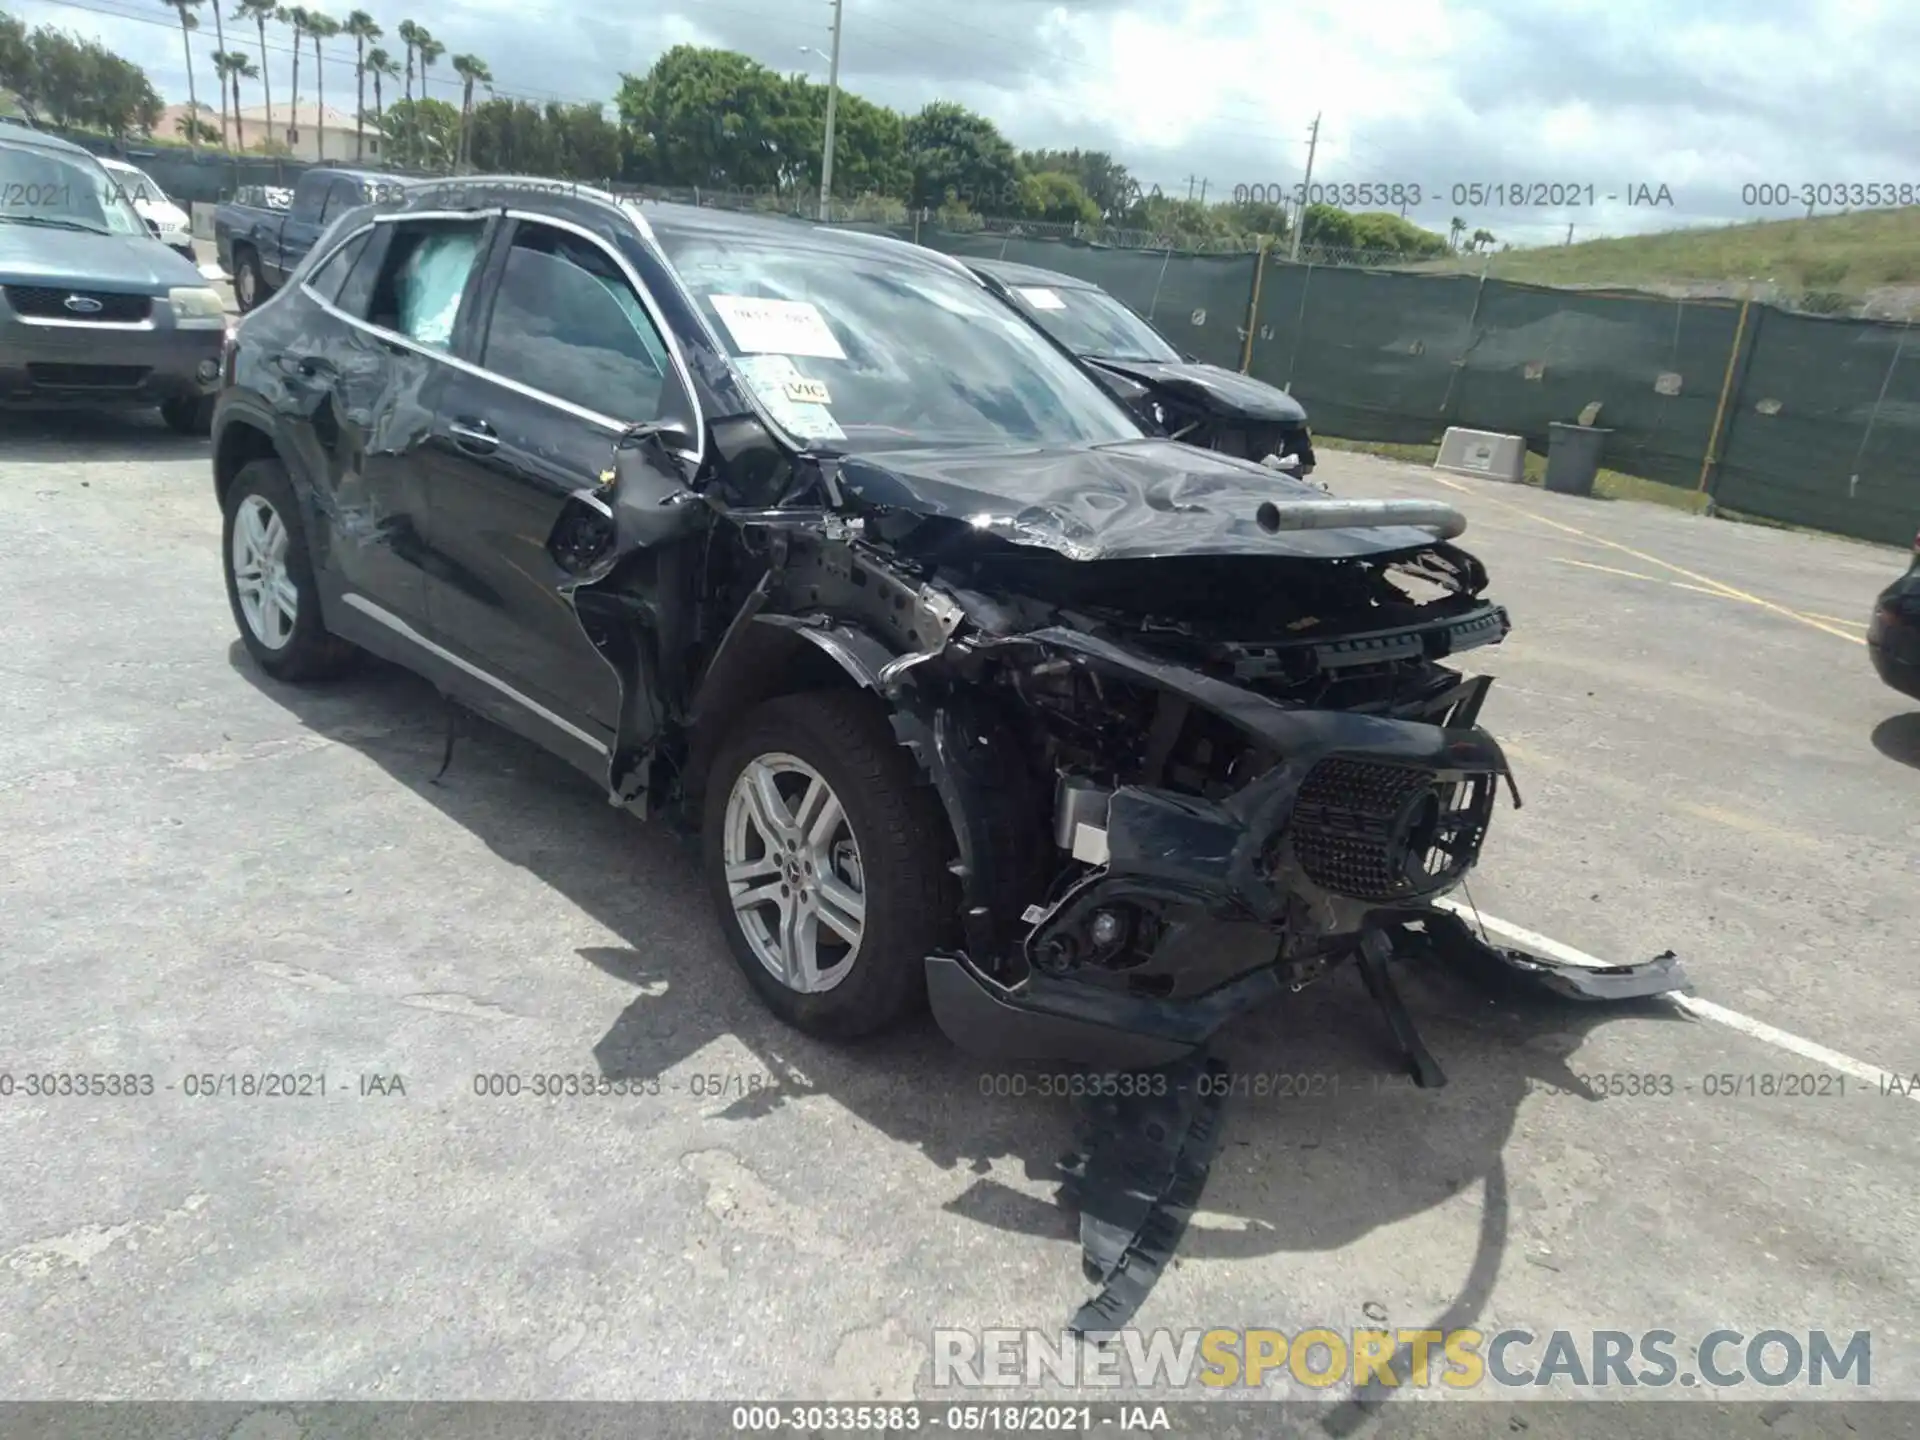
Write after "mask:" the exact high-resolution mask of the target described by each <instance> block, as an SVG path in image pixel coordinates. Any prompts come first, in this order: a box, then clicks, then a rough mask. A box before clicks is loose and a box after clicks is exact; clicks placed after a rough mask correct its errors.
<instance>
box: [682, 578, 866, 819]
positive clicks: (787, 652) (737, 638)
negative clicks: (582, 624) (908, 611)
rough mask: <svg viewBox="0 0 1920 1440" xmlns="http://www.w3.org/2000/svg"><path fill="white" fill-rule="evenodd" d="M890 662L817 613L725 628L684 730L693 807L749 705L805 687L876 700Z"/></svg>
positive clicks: (757, 618) (859, 632)
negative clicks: (862, 694)
mask: <svg viewBox="0 0 1920 1440" xmlns="http://www.w3.org/2000/svg"><path fill="white" fill-rule="evenodd" d="M894 658H895V655H894V652H893V651H891V650H889V649H888V648H887V646H886V645H885V644H884V643H882V642H881V641H880V639H879V638H878V637H876V636H875V635H873V634H872V633H870V632H869V631H867V630H864V629H862V628H860V627H859V626H856V625H850V624H847V623H845V622H843V621H838V620H835V619H832V618H831V617H828V616H825V615H812V616H795V615H769V614H765V613H761V614H756V615H753V616H752V617H750V618H749V619H748V620H747V623H745V624H743V625H739V626H737V627H736V628H735V629H734V630H732V631H730V632H729V634H728V636H727V638H726V640H725V641H724V642H722V644H721V647H720V649H719V652H718V653H717V654H716V655H715V656H714V658H713V662H712V663H711V664H710V665H709V666H708V667H707V671H706V673H705V675H704V676H703V677H702V678H701V682H700V689H699V693H698V695H697V697H696V698H695V701H694V708H693V714H692V717H691V719H690V722H689V725H688V744H687V767H686V774H685V789H686V794H687V799H688V800H689V801H690V802H691V805H692V806H694V807H698V806H699V805H700V803H701V802H702V801H703V799H704V797H705V793H706V784H707V771H708V769H709V768H710V767H711V766H712V763H713V760H714V756H715V755H716V754H717V753H718V751H719V748H720V746H721V745H722V744H723V743H724V742H725V740H726V738H727V734H728V732H729V731H730V730H732V729H733V727H734V725H735V724H736V723H738V721H739V720H740V719H741V718H743V717H744V716H746V715H747V714H749V713H751V712H752V711H753V710H754V709H755V708H757V707H758V706H760V705H763V704H765V703H766V702H767V701H769V700H773V699H777V698H778V697H779V696H782V695H795V694H800V693H802V692H804V691H809V690H855V691H858V690H865V691H868V692H870V693H871V694H873V695H874V696H875V697H876V702H878V699H879V696H880V670H881V668H882V667H883V666H885V665H886V664H887V663H888V662H889V661H891V660H893V659H894Z"/></svg>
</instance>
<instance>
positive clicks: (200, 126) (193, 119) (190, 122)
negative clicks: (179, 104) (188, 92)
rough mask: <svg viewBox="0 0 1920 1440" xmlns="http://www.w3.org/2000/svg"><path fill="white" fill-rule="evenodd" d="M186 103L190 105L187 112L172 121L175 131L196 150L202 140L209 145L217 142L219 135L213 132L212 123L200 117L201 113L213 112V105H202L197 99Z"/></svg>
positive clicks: (208, 113) (209, 113)
mask: <svg viewBox="0 0 1920 1440" xmlns="http://www.w3.org/2000/svg"><path fill="white" fill-rule="evenodd" d="M187 104H188V106H189V107H190V108H189V109H188V111H187V113H186V114H184V115H182V116H181V117H180V118H179V119H178V120H176V121H174V122H173V128H174V131H175V133H177V134H178V135H179V136H180V137H181V138H182V139H183V140H185V141H186V142H187V144H188V145H189V146H191V147H192V148H193V149H196V150H197V149H199V148H200V142H201V141H203V140H204V141H205V142H206V143H207V144H209V145H215V144H218V143H219V140H220V137H219V135H218V134H217V133H215V131H214V128H213V125H212V123H211V122H210V121H206V120H202V119H201V118H200V116H201V115H202V114H207V115H211V114H213V107H212V106H211V105H202V104H200V103H199V102H198V101H197V100H189V101H188V102H187Z"/></svg>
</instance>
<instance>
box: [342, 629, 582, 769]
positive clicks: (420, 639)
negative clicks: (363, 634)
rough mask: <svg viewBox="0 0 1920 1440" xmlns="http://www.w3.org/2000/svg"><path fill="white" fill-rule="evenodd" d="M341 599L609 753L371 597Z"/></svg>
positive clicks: (495, 676) (528, 708)
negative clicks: (374, 601) (425, 634)
mask: <svg viewBox="0 0 1920 1440" xmlns="http://www.w3.org/2000/svg"><path fill="white" fill-rule="evenodd" d="M340 598H341V600H342V601H343V602H344V603H345V604H347V605H350V606H352V607H353V608H354V609H355V610H358V611H359V612H360V613H361V614H363V615H365V616H367V618H369V619H371V620H375V621H378V622H379V623H380V624H382V625H384V626H386V627H387V629H389V630H391V631H393V633H394V634H396V635H398V636H399V637H400V638H401V639H403V640H411V641H412V642H413V643H414V644H415V645H418V646H419V647H420V648H421V649H422V650H425V651H426V652H427V653H428V654H430V655H436V656H438V657H439V658H440V659H442V660H444V661H446V662H447V663H448V664H449V665H452V666H454V667H455V668H456V669H459V670H463V671H465V672H466V673H467V674H469V675H471V676H472V677H473V678H474V679H476V680H478V681H480V682H481V683H483V684H485V685H489V686H491V687H492V688H493V689H495V690H498V691H499V692H500V693H501V694H502V695H504V696H506V697H507V698H508V699H509V700H512V701H514V702H515V703H516V704H518V705H522V706H524V707H525V708H526V709H527V711H528V712H529V713H530V714H534V715H538V716H539V717H540V718H541V719H542V720H544V721H546V722H547V723H548V724H549V725H552V726H553V727H554V728H555V729H558V730H562V731H565V732H566V733H567V734H568V735H571V736H572V737H573V738H574V739H576V740H578V741H579V742H580V743H581V744H582V745H585V746H587V747H588V748H590V749H593V750H597V751H599V752H600V753H601V754H602V755H607V754H611V753H612V752H611V751H610V750H609V749H608V748H607V745H606V742H604V741H602V740H596V739H595V738H594V737H593V736H591V735H589V734H588V733H587V732H586V731H584V730H582V729H581V728H580V727H579V726H578V725H575V724H574V723H573V722H572V721H570V720H564V719H562V718H561V717H560V716H558V715H556V714H554V713H553V711H551V710H549V709H548V708H547V707H546V706H544V705H542V704H541V703H540V702H539V701H537V700H530V699H528V698H527V697H526V696H525V695H522V694H521V693H520V692H519V691H518V690H516V689H514V688H513V687H512V686H511V685H509V684H507V682H506V681H504V680H502V679H501V678H500V677H499V676H498V675H494V674H491V673H489V672H488V671H485V670H482V669H481V668H480V667H479V666H478V665H475V664H474V663H473V662H472V661H471V660H467V659H465V658H463V657H462V656H459V655H456V654H454V653H453V652H452V651H451V650H449V649H447V648H446V647H445V646H443V645H436V644H434V642H433V641H431V640H429V639H427V637H426V636H424V635H422V634H421V633H420V632H419V631H418V630H416V629H414V628H413V627H412V626H411V625H409V624H407V622H406V621H404V620H402V619H401V618H400V617H399V616H398V615H395V614H394V613H392V612H391V611H389V610H383V609H381V608H380V607H379V606H378V605H376V604H374V603H373V602H372V601H371V600H369V599H367V598H366V597H365V596H364V595H356V594H354V593H353V592H351V591H349V592H347V593H346V594H345V595H342V596H341V597H340Z"/></svg>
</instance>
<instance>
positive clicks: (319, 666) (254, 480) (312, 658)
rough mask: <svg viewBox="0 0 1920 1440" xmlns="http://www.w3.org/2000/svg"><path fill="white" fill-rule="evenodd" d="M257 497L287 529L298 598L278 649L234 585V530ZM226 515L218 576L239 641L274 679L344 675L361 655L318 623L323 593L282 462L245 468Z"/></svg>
mask: <svg viewBox="0 0 1920 1440" xmlns="http://www.w3.org/2000/svg"><path fill="white" fill-rule="evenodd" d="M255 495H257V496H259V497H260V498H261V499H262V500H264V501H265V502H266V503H267V504H268V505H270V506H272V507H273V510H274V513H275V514H277V515H278V516H279V517H280V520H281V523H282V524H283V525H285V527H286V530H287V548H286V568H287V577H288V578H289V579H290V580H291V581H292V582H293V587H294V593H295V596H296V599H295V603H294V611H295V614H294V623H293V630H292V634H291V635H289V637H288V638H287V641H286V643H285V644H284V645H282V646H280V647H279V648H278V649H275V648H273V647H272V646H269V645H268V644H266V643H265V642H264V641H263V640H261V638H260V637H259V636H258V635H256V634H255V633H254V630H253V626H252V625H251V624H250V623H249V622H248V620H247V616H246V611H245V610H244V609H243V608H242V606H241V603H240V591H239V587H238V585H236V584H235V582H234V574H233V531H234V526H235V523H236V521H237V519H238V517H239V515H240V511H241V507H242V506H243V505H245V504H246V502H247V500H248V498H249V497H251V496H255ZM224 510H225V516H224V523H223V524H222V525H221V527H220V573H221V574H222V575H223V576H224V577H225V578H226V582H227V604H228V605H229V606H230V607H231V608H232V610H233V623H234V624H235V625H236V626H238V627H239V630H240V641H241V643H242V644H243V645H245V646H246V647H247V653H248V654H249V655H251V656H252V657H253V661H254V663H255V664H256V665H258V666H259V667H260V668H261V669H262V670H264V671H266V672H267V674H269V675H271V676H272V677H273V678H274V679H276V680H289V681H301V680H324V679H330V678H331V677H333V676H335V675H340V674H344V673H345V672H346V671H347V670H348V669H350V668H351V667H352V665H353V663H354V661H355V660H356V659H358V658H359V653H360V652H359V651H358V649H356V648H355V647H354V646H353V645H352V644H350V643H349V642H347V641H345V640H342V639H341V638H340V637H339V636H337V635H334V634H332V633H331V632H330V631H328V629H327V627H326V625H325V623H324V622H323V621H322V620H321V618H320V588H319V586H318V585H317V584H316V583H315V582H314V578H313V560H312V557H311V555H310V553H309V551H308V549H307V532H306V526H305V524H304V522H303V521H302V518H301V514H300V505H299V502H298V501H297V500H296V499H295V497H294V493H293V482H292V481H290V480H289V479H288V478H287V472H286V468H285V467H284V466H282V465H281V463H280V462H279V461H278V460H255V461H252V462H251V463H250V464H248V465H246V466H244V467H243V468H242V469H241V471H240V473H239V474H238V475H236V476H234V477H233V483H232V484H231V485H229V486H228V487H227V494H226V502H225V506H224Z"/></svg>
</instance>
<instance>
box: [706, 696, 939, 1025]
mask: <svg viewBox="0 0 1920 1440" xmlns="http://www.w3.org/2000/svg"><path fill="white" fill-rule="evenodd" d="M775 753H784V754H787V755H791V756H793V757H795V758H796V759H799V760H801V761H803V762H805V763H806V764H807V765H809V766H811V767H813V769H814V770H815V771H817V772H818V773H819V775H820V776H821V778H823V779H824V780H825V781H826V782H827V784H828V785H829V786H830V787H831V788H832V790H833V792H834V794H835V795H836V796H837V797H839V800H840V803H841V807H842V809H843V810H844V812H845V815H846V820H847V826H848V829H849V830H850V831H851V832H852V835H853V839H854V843H855V844H856V845H857V846H858V847H859V853H860V857H861V867H862V871H863V882H864V883H863V885H862V889H863V891H864V899H865V902H866V903H865V917H864V923H863V929H862V934H861V939H860V946H859V949H858V951H857V953H856V954H855V957H854V960H853V964H852V968H851V969H850V970H848V971H847V973H846V975H845V977H844V978H843V979H841V980H840V981H839V983H838V984H836V985H835V986H834V987H833V988H832V989H829V990H825V991H820V992H817V993H813V994H803V993H801V992H799V991H797V990H793V989H790V988H788V986H787V985H785V984H784V983H783V982H782V981H780V980H779V979H778V978H776V977H775V976H774V975H773V974H772V973H771V972H770V971H769V970H768V968H767V967H766V966H765V965H764V964H762V963H761V961H760V959H759V957H758V956H756V955H755V953H754V951H753V948H752V945H751V943H750V942H749V941H748V939H747V936H746V933H745V931H744V929H743V927H742V925H741V921H740V918H739V916H738V914H737V913H736V912H735V910H734V908H733V904H732V900H731V897H730V895H729V892H728V889H727V877H726V862H725V856H724V843H725V830H726V819H727V806H728V801H729V798H730V796H731V795H732V792H733V787H734V782H735V781H736V780H737V779H738V778H739V776H740V773H741V772H742V771H743V770H744V769H745V768H746V767H747V765H748V764H749V763H750V762H751V761H753V760H754V759H756V758H757V757H759V756H762V755H767V754H775ZM702 831H703V833H702V847H701V848H702V857H701V858H702V868H703V869H704V870H705V872H706V878H707V888H708V892H709V895H710V896H711V899H712V901H713V906H714V909H715V912H716V913H717V915H718V917H719V921H720V926H721V929H723V930H724V931H725V932H726V936H727V945H728V948H729V949H731V950H732V951H733V958H734V959H735V961H736V962H738V964H739V966H740V969H741V971H742V972H743V973H744V974H745V975H746V977H747V980H748V982H749V983H750V984H751V985H752V986H753V988H754V989H755V991H757V992H758V993H759V996H760V998H761V1000H762V1001H764V1002H765V1004H766V1006H767V1008H768V1009H770V1010H772V1011H773V1013H774V1014H776V1015H778V1016H779V1017H780V1018H781V1019H782V1020H784V1021H786V1022H787V1023H788V1024H789V1025H792V1026H794V1027H795V1028H796V1029H798V1030H801V1031H804V1032H805V1033H807V1034H809V1035H812V1036H815V1037H817V1038H819V1039H824V1040H843V1041H844V1040H853V1039H857V1038H859V1037H861V1036H864V1035H869V1034H873V1033H875V1032H877V1031H880V1030H884V1029H887V1028H889V1027H891V1026H893V1025H895V1024H897V1023H899V1022H900V1021H901V1020H903V1019H905V1018H906V1017H907V1016H909V1015H910V1014H911V1013H913V1012H914V1011H915V1010H917V1009H919V1008H920V1007H921V1006H923V1005H924V1004H925V1001H926V958H927V956H928V955H929V954H930V953H931V952H932V951H934V950H935V949H937V948H939V947H940V946H942V945H943V944H948V943H951V941H952V938H953V932H954V931H955V930H956V929H957V923H958V922H957V916H956V906H957V882H956V881H955V879H954V876H953V874H952V872H951V871H950V870H949V869H948V868H947V861H948V857H949V855H950V853H951V841H950V827H949V825H948V823H947V820H946V816H945V813H944V812H943V811H942V809H941V807H940V804H939V801H938V798H937V797H936V796H935V794H934V792H933V790H932V788H931V787H930V786H929V785H927V784H925V783H924V782H923V781H922V780H921V778H920V774H919V770H918V767H917V766H916V765H915V764H914V761H913V759H912V757H911V756H910V755H908V754H907V752H906V751H905V750H903V749H901V748H900V745H899V742H898V741H897V740H895V738H894V735H893V731H892V728H891V727H890V726H889V725H888V723H887V720H886V716H885V715H884V714H883V713H882V711H881V709H880V707H879V705H878V704H877V703H876V702H875V701H873V700H872V699H871V698H870V697H868V696H866V695H864V694H861V693H858V692H854V691H839V690H831V691H812V692H808V693H805V694H799V695H784V696H781V697H779V698H777V699H774V700H770V701H768V702H767V703H766V704H764V705H762V706H760V707H759V708H758V709H756V710H754V711H752V712H751V713H750V714H748V715H747V716H745V717H744V718H743V719H742V720H741V721H740V723H739V724H738V725H737V726H735V727H734V729H733V730H732V732H731V733H729V734H728V736H727V737H726V739H725V740H724V741H722V742H721V744H720V747H719V750H718V753H717V754H716V755H715V757H714V762H713V767H712V770H711V771H710V773H709V775H708V779H707V791H706V804H705V813H704V816H703V824H702Z"/></svg>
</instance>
